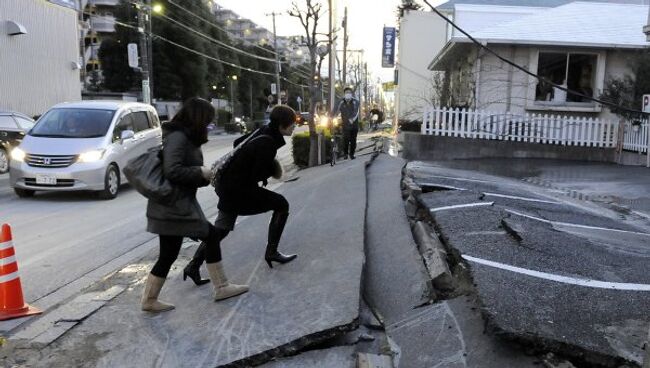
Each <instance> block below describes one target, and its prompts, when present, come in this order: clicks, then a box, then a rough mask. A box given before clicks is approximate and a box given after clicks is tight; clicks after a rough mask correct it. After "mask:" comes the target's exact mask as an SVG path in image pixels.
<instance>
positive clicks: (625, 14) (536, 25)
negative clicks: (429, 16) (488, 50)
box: [429, 1, 650, 70]
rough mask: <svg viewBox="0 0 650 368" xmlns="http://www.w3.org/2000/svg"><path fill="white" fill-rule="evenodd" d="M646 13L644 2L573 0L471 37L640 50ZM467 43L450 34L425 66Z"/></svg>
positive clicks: (432, 66)
mask: <svg viewBox="0 0 650 368" xmlns="http://www.w3.org/2000/svg"><path fill="white" fill-rule="evenodd" d="M647 14H648V6H647V5H630V4H612V3H594V2H585V1H576V2H572V3H569V4H566V5H563V6H559V7H556V8H549V9H547V10H544V11H542V12H539V13H535V14H533V15H528V16H523V17H521V18H519V19H517V20H514V21H511V22H507V23H503V24H500V25H497V26H491V27H488V28H485V29H482V30H479V31H477V32H474V33H473V34H472V36H473V37H474V38H476V39H477V40H479V41H481V42H482V43H484V44H505V45H531V46H532V45H534V46H568V47H591V48H607V49H614V48H628V49H641V48H646V47H649V46H650V44H648V42H647V41H646V37H645V35H644V34H643V32H642V29H643V26H644V25H645V24H646V20H647V16H648V15H647ZM471 42H472V41H471V40H470V39H468V38H467V37H464V36H455V37H453V38H452V39H451V40H450V41H449V42H448V43H447V45H445V47H444V48H443V49H442V50H441V51H440V53H438V55H436V57H435V59H434V60H433V61H432V62H431V64H429V69H432V70H436V68H439V67H440V66H442V65H444V64H445V63H447V62H449V61H450V59H453V58H455V57H456V56H457V55H458V53H459V52H460V53H461V54H462V53H463V52H467V47H470V45H471Z"/></svg>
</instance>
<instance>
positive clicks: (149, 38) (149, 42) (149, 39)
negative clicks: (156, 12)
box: [146, 0, 154, 102]
mask: <svg viewBox="0 0 650 368" xmlns="http://www.w3.org/2000/svg"><path fill="white" fill-rule="evenodd" d="M146 8H147V11H148V13H149V14H147V18H148V19H147V20H148V22H147V28H148V32H147V35H146V37H147V60H148V62H149V64H148V65H147V67H148V68H149V98H150V99H151V102H153V100H154V98H153V42H152V38H153V37H152V36H151V34H152V32H153V29H152V24H153V11H152V8H151V0H147V7H146Z"/></svg>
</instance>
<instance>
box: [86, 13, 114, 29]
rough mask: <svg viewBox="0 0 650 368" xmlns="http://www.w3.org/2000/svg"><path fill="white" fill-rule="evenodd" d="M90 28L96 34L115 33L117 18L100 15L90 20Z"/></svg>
mask: <svg viewBox="0 0 650 368" xmlns="http://www.w3.org/2000/svg"><path fill="white" fill-rule="evenodd" d="M90 27H91V29H92V30H93V31H95V32H104V33H113V32H115V17H113V16H111V15H98V16H93V17H92V18H91V19H90Z"/></svg>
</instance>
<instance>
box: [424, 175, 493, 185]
mask: <svg viewBox="0 0 650 368" xmlns="http://www.w3.org/2000/svg"><path fill="white" fill-rule="evenodd" d="M427 177H429V178H441V179H450V180H458V181H469V182H472V183H494V181H488V180H480V179H466V178H454V177H451V176H443V175H427Z"/></svg>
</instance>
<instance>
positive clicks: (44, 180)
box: [36, 175, 56, 185]
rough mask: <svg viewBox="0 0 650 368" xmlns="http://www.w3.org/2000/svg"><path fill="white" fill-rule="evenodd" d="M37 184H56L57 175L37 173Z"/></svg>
mask: <svg viewBox="0 0 650 368" xmlns="http://www.w3.org/2000/svg"><path fill="white" fill-rule="evenodd" d="M36 184H43V185H56V176H54V175H36Z"/></svg>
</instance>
